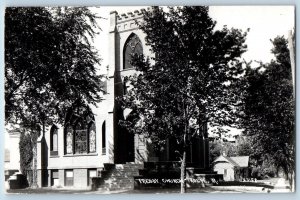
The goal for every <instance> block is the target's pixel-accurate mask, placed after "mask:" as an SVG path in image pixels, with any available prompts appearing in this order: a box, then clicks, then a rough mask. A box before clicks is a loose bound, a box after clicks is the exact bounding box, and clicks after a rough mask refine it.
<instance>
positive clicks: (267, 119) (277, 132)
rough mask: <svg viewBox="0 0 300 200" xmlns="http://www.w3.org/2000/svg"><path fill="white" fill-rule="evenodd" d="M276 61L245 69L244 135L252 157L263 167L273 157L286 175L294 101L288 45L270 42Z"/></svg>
mask: <svg viewBox="0 0 300 200" xmlns="http://www.w3.org/2000/svg"><path fill="white" fill-rule="evenodd" d="M272 43H273V46H274V47H273V49H272V51H271V52H272V53H273V54H274V56H275V60H272V61H271V62H270V63H266V64H263V63H261V66H260V67H259V68H257V69H252V68H250V67H248V68H247V70H246V74H245V80H246V81H247V85H248V86H247V89H246V93H245V99H244V101H245V118H244V120H243V125H244V128H245V133H246V134H247V135H248V136H249V137H250V138H251V140H252V145H253V149H254V152H253V157H254V158H255V159H256V160H257V161H258V162H259V163H258V165H262V164H263V161H264V156H265V155H269V156H271V157H272V159H271V161H272V162H273V164H274V165H275V167H276V168H279V167H282V168H283V169H284V171H285V173H286V174H288V173H292V172H293V170H294V169H295V168H294V167H295V101H294V97H293V84H292V77H291V65H290V57H289V50H288V48H287V41H286V39H285V38H284V37H276V38H275V39H274V40H272Z"/></svg>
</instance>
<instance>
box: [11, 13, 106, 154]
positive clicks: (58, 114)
mask: <svg viewBox="0 0 300 200" xmlns="http://www.w3.org/2000/svg"><path fill="white" fill-rule="evenodd" d="M97 18H98V17H97V16H96V15H95V14H94V13H92V12H91V11H90V10H89V9H88V8H86V7H64V8H60V7H57V8H44V7H43V8H42V7H9V8H6V11H5V121H6V123H19V124H21V125H22V127H24V128H27V129H28V130H32V132H33V133H37V134H40V133H38V131H37V130H36V129H37V127H38V126H37V125H39V126H40V127H42V128H41V130H42V131H43V134H44V133H45V127H46V126H47V125H49V124H52V123H53V122H60V123H63V120H64V116H65V112H66V110H67V109H68V108H69V107H70V106H71V105H72V104H73V103H74V102H75V101H80V102H85V103H90V104H95V103H96V102H99V101H100V100H101V97H100V92H101V91H102V89H101V76H99V75H97V70H96V69H97V66H99V65H100V58H99V56H98V54H97V51H95V49H94V47H93V46H92V45H91V43H90V40H93V38H94V36H95V34H97V32H98V30H100V28H99V27H98V25H97V23H96V19H97ZM38 129H39V128H38ZM34 137H35V138H37V136H34ZM35 151H36V145H33V152H35Z"/></svg>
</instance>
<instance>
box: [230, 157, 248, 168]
mask: <svg viewBox="0 0 300 200" xmlns="http://www.w3.org/2000/svg"><path fill="white" fill-rule="evenodd" d="M230 158H231V159H232V160H233V161H234V162H236V163H237V164H238V165H239V167H248V165H249V156H236V157H230Z"/></svg>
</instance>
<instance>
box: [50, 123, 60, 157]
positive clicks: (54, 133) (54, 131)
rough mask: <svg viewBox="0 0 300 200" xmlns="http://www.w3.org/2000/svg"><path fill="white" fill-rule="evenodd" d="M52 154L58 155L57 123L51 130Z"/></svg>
mask: <svg viewBox="0 0 300 200" xmlns="http://www.w3.org/2000/svg"><path fill="white" fill-rule="evenodd" d="M50 155H53V156H54V155H58V128H57V127H56V126H55V125H53V126H52V127H51V130H50Z"/></svg>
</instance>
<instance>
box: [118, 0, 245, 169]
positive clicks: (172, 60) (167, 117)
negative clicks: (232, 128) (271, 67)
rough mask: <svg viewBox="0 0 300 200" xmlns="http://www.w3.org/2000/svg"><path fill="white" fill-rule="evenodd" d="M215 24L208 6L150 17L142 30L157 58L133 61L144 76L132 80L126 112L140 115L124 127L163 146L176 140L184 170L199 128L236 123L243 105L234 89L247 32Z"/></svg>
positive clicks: (151, 13)
mask: <svg viewBox="0 0 300 200" xmlns="http://www.w3.org/2000/svg"><path fill="white" fill-rule="evenodd" d="M215 24H216V22H215V21H213V20H212V19H211V18H210V17H209V16H208V7H201V6H197V7H185V6H184V7H170V8H169V10H168V11H167V12H164V10H163V9H162V8H159V7H153V8H152V9H151V11H149V12H145V13H144V18H143V22H142V23H141V24H139V27H140V29H141V30H142V31H144V32H145V33H146V38H145V39H146V44H147V45H149V46H150V47H151V51H152V52H153V55H154V56H153V57H151V58H149V59H145V58H144V57H143V56H138V55H136V56H134V59H133V65H134V66H135V67H136V70H137V71H138V72H139V73H137V74H136V75H134V76H131V77H129V78H128V82H129V83H130V84H131V85H132V86H133V89H131V90H130V91H128V93H127V94H126V95H125V96H124V97H123V98H122V106H123V108H130V109H132V110H133V113H134V114H133V115H135V116H136V118H135V120H132V121H129V120H127V121H123V122H122V124H123V125H124V126H126V127H127V128H128V129H129V130H130V131H131V132H134V133H138V134H143V135H144V136H145V137H146V138H151V140H152V143H153V144H156V145H158V146H161V145H164V144H165V143H166V140H167V139H168V138H173V139H175V140H176V141H177V143H178V144H179V146H181V152H180V153H181V155H182V163H183V165H184V166H185V152H186V148H187V146H188V145H189V144H190V141H191V139H192V138H193V137H202V136H200V135H201V134H203V133H201V131H199V129H200V127H201V126H202V125H203V124H205V123H207V122H209V123H211V124H213V125H216V124H219V125H220V124H228V123H230V124H232V123H234V121H235V119H234V118H233V116H234V115H233V114H234V112H235V111H236V109H235V106H236V105H237V104H238V103H239V99H238V95H237V94H235V90H234V89H233V88H234V85H235V82H236V80H237V79H238V76H239V75H240V74H241V72H242V70H241V63H240V62H239V57H240V56H241V54H242V53H243V52H245V51H246V45H245V44H244V42H245V38H246V33H242V32H241V31H240V30H237V29H228V28H227V27H224V28H223V29H222V30H214V27H215ZM228 97H230V98H228ZM138 122H139V123H138ZM184 166H182V169H183V168H185V167H184Z"/></svg>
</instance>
